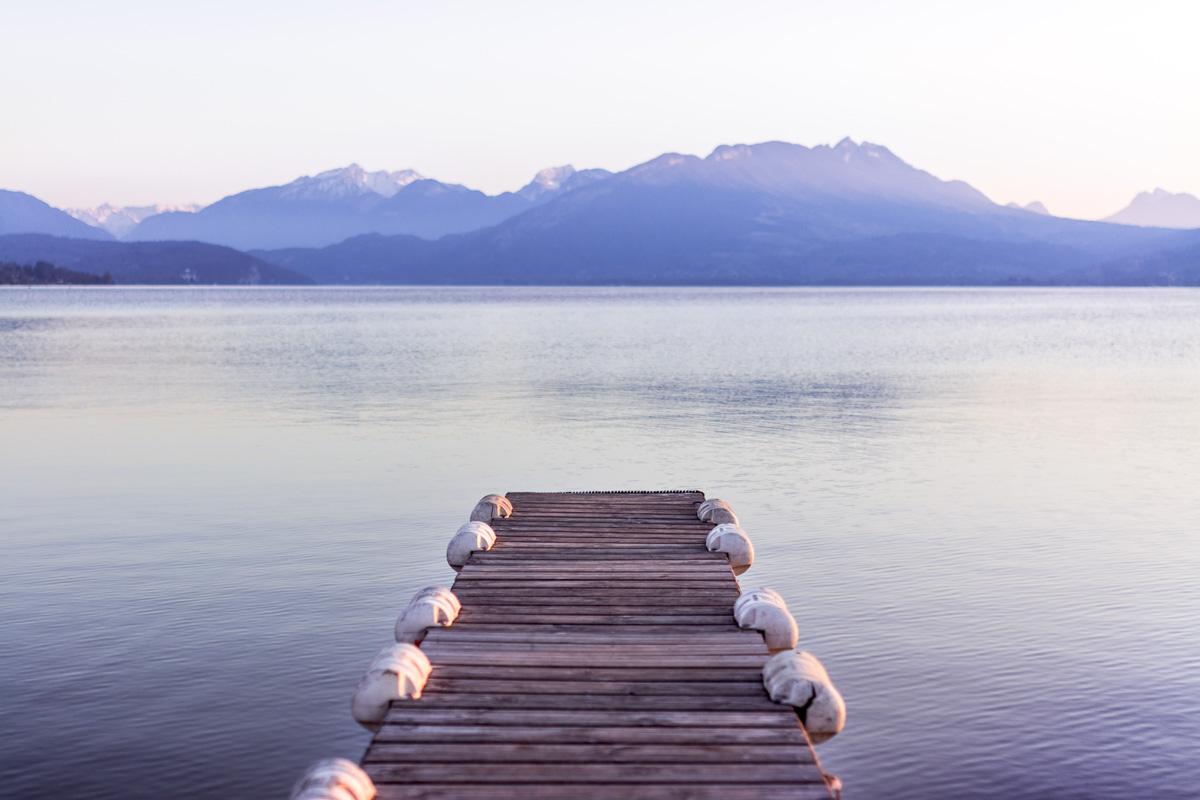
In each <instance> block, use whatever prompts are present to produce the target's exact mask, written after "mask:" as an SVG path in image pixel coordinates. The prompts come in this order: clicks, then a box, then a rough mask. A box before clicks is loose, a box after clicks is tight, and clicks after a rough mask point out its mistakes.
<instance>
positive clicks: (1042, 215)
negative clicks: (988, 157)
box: [0, 139, 1200, 284]
mask: <svg viewBox="0 0 1200 800" xmlns="http://www.w3.org/2000/svg"><path fill="white" fill-rule="evenodd" d="M1159 195H1166V193H1162V192H1156V193H1153V194H1151V195H1149V197H1151V198H1152V199H1153V198H1155V197H1158V196H1159ZM1139 197H1141V196H1139ZM1180 197H1181V196H1177V195H1168V196H1166V198H1165V199H1164V200H1163V202H1161V203H1159V204H1158V205H1157V206H1156V207H1157V208H1159V209H1162V208H1166V207H1168V206H1169V207H1171V208H1175V207H1177V206H1178V204H1179V203H1180V202H1185V201H1180V200H1179V198H1180ZM1182 197H1183V198H1187V197H1189V196H1182ZM1160 199H1162V198H1160ZM1191 199H1192V200H1195V198H1191ZM1168 201H1169V202H1168ZM1133 205H1142V206H1144V205H1145V203H1139V201H1137V200H1135V203H1134V204H1133ZM1132 207H1133V206H1131V208H1132ZM147 212H148V210H147V209H145V208H140V209H117V208H111V207H102V208H101V209H95V210H91V211H77V212H76V213H77V214H78V215H80V216H81V217H84V218H85V219H91V220H94V221H95V222H97V223H98V224H101V225H103V224H109V226H110V227H112V228H114V229H116V228H118V227H123V228H125V229H126V233H125V234H124V239H125V240H126V241H123V242H112V241H93V242H91V243H90V244H88V245H82V244H73V245H69V246H68V245H67V244H63V243H62V242H69V241H71V240H70V239H65V240H62V241H60V242H56V240H54V239H52V238H51V237H49V236H43V237H40V238H38V237H34V238H29V237H12V236H0V257H3V256H4V254H5V253H6V252H8V253H9V256H8V258H9V260H13V259H14V258H15V257H16V256H14V255H13V254H14V253H16V254H19V255H20V256H21V257H22V258H32V259H40V260H45V261H50V262H54V263H60V265H61V266H64V267H69V268H72V269H85V270H89V271H93V272H97V273H100V272H105V271H109V272H112V274H113V275H114V277H115V278H116V279H117V280H118V282H128V281H129V280H145V281H159V280H163V281H166V282H179V281H185V280H200V281H201V282H212V281H218V282H296V281H303V280H306V279H312V280H315V281H317V282H320V283H542V284H546V283H582V284H586V283H666V284H676V283H700V284H706V283H707V284H837V283H844V284H939V283H945V284H1013V283H1016V284H1024V283H1034V284H1059V283H1083V284H1088V283H1122V284H1124V283H1134V284H1136V283H1150V284H1163V283H1165V284H1172V283H1189V282H1194V276H1196V274H1197V270H1196V256H1197V254H1198V253H1200V230H1194V231H1186V230H1171V229H1166V228H1163V227H1144V226H1140V225H1124V224H1110V223H1105V222H1087V221H1081V220H1069V219H1062V218H1058V217H1054V216H1052V215H1050V214H1049V212H1048V211H1047V210H1046V209H1045V207H1044V206H1043V205H1042V204H1040V203H1036V202H1035V203H1030V204H1028V205H1026V206H1023V207H1018V206H1014V205H1013V204H1010V205H1009V206H1001V205H998V204H996V203H994V202H992V201H991V200H990V199H989V198H988V197H986V196H985V195H984V194H983V193H981V192H979V191H977V190H976V189H974V188H973V187H971V186H970V185H969V184H967V183H964V182H962V181H946V180H941V179H939V178H937V177H935V176H934V175H931V174H930V173H928V172H925V171H923V170H921V169H918V168H916V167H914V166H912V165H910V164H908V163H906V162H905V161H904V160H903V159H901V158H899V157H898V156H896V155H895V154H894V153H892V152H891V151H890V150H889V149H888V148H886V147H884V146H882V145H878V144H872V143H869V142H862V143H859V142H855V141H852V140H850V139H844V140H842V141H841V142H838V143H837V144H835V145H820V146H816V147H804V146H801V145H796V144H789V143H786V142H763V143H760V144H753V145H727V146H721V147H718V148H716V149H715V150H714V151H713V152H712V153H710V154H709V155H708V156H706V157H703V158H701V157H697V156H693V155H684V154H679V153H667V154H664V155H662V156H659V157H657V158H655V159H652V160H650V161H648V162H646V163H644V164H639V165H637V166H635V167H632V168H630V169H628V170H625V171H623V172H619V173H616V174H613V173H609V172H606V171H604V170H582V171H576V170H575V169H574V168H572V167H570V166H564V167H556V168H552V169H548V170H543V171H542V172H540V173H538V174H537V176H535V178H534V179H533V180H532V181H530V183H529V184H527V185H526V186H524V187H522V188H521V189H519V190H518V191H515V192H505V193H502V194H499V195H486V194H484V193H482V192H478V191H475V190H472V189H468V188H466V187H463V186H459V185H455V184H446V183H441V182H439V181H435V180H431V179H429V178H426V177H424V176H422V175H420V174H419V173H417V172H415V171H413V170H400V171H396V172H387V171H379V172H368V171H366V170H364V169H362V168H361V167H359V166H357V165H353V164H352V165H350V166H349V167H344V168H341V169H336V170H329V171H327V172H322V173H319V174H317V175H314V176H306V177H303V178H298V179H297V180H295V181H292V182H291V183H288V184H284V185H281V186H273V187H266V188H262V189H252V190H249V191H245V192H240V193H238V194H234V195H231V196H229V197H226V198H224V199H222V200H220V201H218V202H216V203H213V204H212V205H210V206H207V207H205V208H202V209H199V210H196V211H188V210H171V211H165V212H164V213H157V214H149V215H147ZM1122 213H1124V212H1122ZM139 215H141V219H140V221H136V219H135V217H137V216H139ZM130 223H132V227H129V224H130ZM21 230H35V231H37V232H39V233H47V234H55V235H57V236H65V237H74V238H77V239H82V238H89V239H93V240H111V238H112V236H111V235H110V233H109V232H108V231H105V230H100V229H98V228H96V227H91V226H88V225H85V224H84V223H83V222H81V221H80V220H76V219H73V218H72V217H70V216H69V215H67V214H65V213H64V212H61V211H59V210H57V209H53V208H51V207H50V206H47V205H46V204H44V203H41V201H38V200H36V198H32V197H30V196H29V195H24V194H21V193H19V192H4V193H0V234H3V233H5V232H14V231H21ZM201 242H204V243H207V244H203V245H202V244H201ZM98 245H106V246H104V247H100V246H98ZM107 245H112V246H111V247H108V246H107ZM134 245H140V246H137V247H135V246H134ZM151 245H153V246H151ZM218 245H220V246H218ZM6 248H7V250H6ZM172 248H174V249H173V250H172ZM197 248H210V249H203V250H201V249H197ZM231 248H239V249H240V250H246V251H248V253H249V254H247V253H243V252H239V250H238V249H231ZM168 254H173V257H177V258H180V259H182V260H183V261H187V262H188V264H189V265H190V266H186V267H184V266H181V265H173V264H171V263H169V262H168V261H164V260H163V259H164V258H167V257H168ZM63 259H65V260H63ZM122 259H124V261H123V260H122ZM218 263H224V266H223V267H221V268H217V264H218ZM181 264H182V261H181ZM201 267H202V269H200V268H201Z"/></svg>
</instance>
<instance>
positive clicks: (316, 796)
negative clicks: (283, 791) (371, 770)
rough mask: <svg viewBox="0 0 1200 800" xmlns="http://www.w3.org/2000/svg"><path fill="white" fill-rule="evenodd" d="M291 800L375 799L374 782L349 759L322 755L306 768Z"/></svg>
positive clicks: (294, 788)
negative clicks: (323, 757)
mask: <svg viewBox="0 0 1200 800" xmlns="http://www.w3.org/2000/svg"><path fill="white" fill-rule="evenodd" d="M292 800H375V784H374V783H372V782H371V779H370V778H369V777H368V776H367V773H365V772H363V771H362V767H360V766H358V764H355V763H354V762H353V761H347V760H346V759H344V758H326V759H323V760H321V761H318V762H317V763H315V764H313V765H312V766H311V767H309V768H308V771H307V772H305V773H304V777H302V778H301V779H300V780H299V781H298V782H297V783H296V785H295V786H294V787H293V788H292Z"/></svg>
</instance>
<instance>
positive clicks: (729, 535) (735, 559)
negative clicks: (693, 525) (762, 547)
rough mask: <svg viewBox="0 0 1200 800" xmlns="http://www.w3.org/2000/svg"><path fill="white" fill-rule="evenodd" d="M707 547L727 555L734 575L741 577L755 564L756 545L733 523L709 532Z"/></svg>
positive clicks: (722, 525)
mask: <svg viewBox="0 0 1200 800" xmlns="http://www.w3.org/2000/svg"><path fill="white" fill-rule="evenodd" d="M705 545H706V546H707V547H708V549H709V550H711V551H712V552H714V553H726V554H728V556H729V566H730V567H732V568H733V574H734V575H741V574H742V573H743V572H745V571H746V570H748V569H750V565H751V564H753V563H754V545H753V544H751V543H750V537H749V536H747V535H746V532H745V531H744V530H742V529H741V528H739V527H738V526H737V525H736V524H734V523H732V522H726V523H723V524H721V525H718V526H717V527H715V528H713V529H712V530H711V531H709V532H708V538H707V539H706V540H705Z"/></svg>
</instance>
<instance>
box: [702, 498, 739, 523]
mask: <svg viewBox="0 0 1200 800" xmlns="http://www.w3.org/2000/svg"><path fill="white" fill-rule="evenodd" d="M696 516H697V517H698V518H699V519H700V521H701V522H711V523H712V524H714V525H721V524H724V523H732V524H734V525H737V524H738V518H737V514H735V513H733V506H731V505H729V503H727V502H725V501H724V500H717V499H716V498H713V499H712V500H705V501H704V502H703V503H701V504H700V506H699V507H698V508H697V509H696Z"/></svg>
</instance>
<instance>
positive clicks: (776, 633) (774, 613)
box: [733, 588, 800, 653]
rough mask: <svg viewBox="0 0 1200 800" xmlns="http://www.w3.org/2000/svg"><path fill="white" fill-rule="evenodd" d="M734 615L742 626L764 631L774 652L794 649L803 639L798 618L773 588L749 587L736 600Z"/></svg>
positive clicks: (766, 640) (764, 635)
mask: <svg viewBox="0 0 1200 800" xmlns="http://www.w3.org/2000/svg"><path fill="white" fill-rule="evenodd" d="M733 618H734V619H735V620H737V624H738V626H739V627H742V628H749V629H752V630H757V631H762V635H763V641H765V642H766V644H767V649H768V650H770V651H771V652H772V653H775V652H778V651H780V650H793V649H795V647H796V644H797V642H799V641H800V628H799V627H798V626H797V625H796V618H795V617H793V616H792V612H790V611H788V607H787V603H786V602H784V599H783V597H781V596H780V594H779V592H776V591H775V590H774V589H767V588H762V589H750V590H749V591H745V592H742V594H741V596H740V597H738V599H737V600H735V601H734V603H733Z"/></svg>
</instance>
